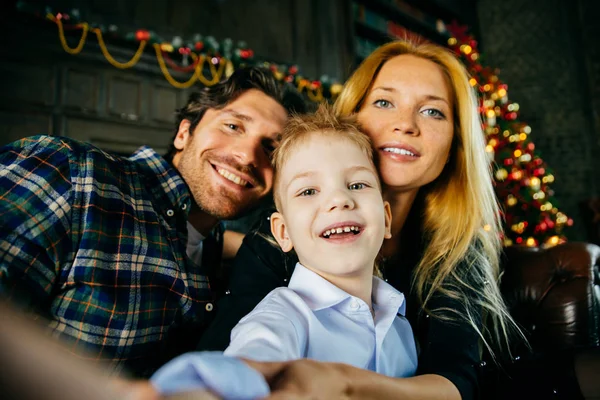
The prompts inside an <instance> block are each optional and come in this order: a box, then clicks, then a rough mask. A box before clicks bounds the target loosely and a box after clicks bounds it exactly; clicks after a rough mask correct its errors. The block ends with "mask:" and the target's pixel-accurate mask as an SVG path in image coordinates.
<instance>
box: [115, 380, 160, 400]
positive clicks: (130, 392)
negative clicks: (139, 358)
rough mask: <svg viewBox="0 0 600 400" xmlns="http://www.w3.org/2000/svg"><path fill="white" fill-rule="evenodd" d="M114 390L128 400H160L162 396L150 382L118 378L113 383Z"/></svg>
mask: <svg viewBox="0 0 600 400" xmlns="http://www.w3.org/2000/svg"><path fill="white" fill-rule="evenodd" d="M111 384H112V387H113V389H114V390H115V391H116V392H117V393H119V394H120V395H121V396H122V397H123V398H124V399H127V400H159V399H160V394H159V393H158V391H157V390H156V389H155V388H154V386H152V384H151V383H150V381H130V380H126V379H121V378H117V379H114V380H113V381H112V382H111Z"/></svg>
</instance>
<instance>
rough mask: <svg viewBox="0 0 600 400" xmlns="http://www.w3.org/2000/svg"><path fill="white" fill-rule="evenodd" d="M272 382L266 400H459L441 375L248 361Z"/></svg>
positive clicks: (305, 361)
mask: <svg viewBox="0 0 600 400" xmlns="http://www.w3.org/2000/svg"><path fill="white" fill-rule="evenodd" d="M250 364H251V366H252V367H253V368H254V369H257V370H259V371H260V372H261V373H262V374H263V375H264V376H265V378H266V379H267V381H268V382H269V384H270V385H271V391H272V394H271V396H270V397H268V399H269V400H281V399H308V398H310V399H347V400H350V399H361V400H364V399H384V400H385V399H390V400H392V399H393V400H397V399H411V400H420V399H423V400H425V399H427V400H438V399H439V400H460V399H461V396H460V393H459V392H458V389H457V388H456V387H455V386H454V385H453V384H452V382H450V381H449V380H448V379H446V378H444V377H442V376H440V375H433V374H428V375H420V376H415V377H412V378H391V377H387V376H384V375H381V374H377V373H375V372H372V371H367V370H363V369H359V368H355V367H352V366H349V365H345V364H336V363H321V362H317V361H313V360H308V359H302V360H297V361H291V362H285V363H256V362H252V363H250Z"/></svg>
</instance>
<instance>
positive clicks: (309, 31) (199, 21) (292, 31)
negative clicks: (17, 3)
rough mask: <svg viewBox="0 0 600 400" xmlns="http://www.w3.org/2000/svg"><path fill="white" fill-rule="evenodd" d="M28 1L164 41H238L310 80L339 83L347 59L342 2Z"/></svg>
mask: <svg viewBox="0 0 600 400" xmlns="http://www.w3.org/2000/svg"><path fill="white" fill-rule="evenodd" d="M31 1H32V0H29V2H31ZM33 1H34V2H37V3H39V4H42V5H50V6H52V7H53V9H54V10H56V11H59V10H63V11H69V10H71V9H73V8H77V9H78V10H79V11H80V14H81V15H82V17H84V18H85V19H86V20H87V21H90V22H98V23H104V24H106V25H107V26H108V24H115V25H117V26H118V27H120V28H122V29H126V28H130V30H132V29H136V28H145V29H151V30H154V31H156V32H158V33H159V34H160V36H161V37H163V38H165V39H171V38H172V37H173V36H175V35H177V36H183V37H190V36H192V35H193V34H195V33H199V34H201V35H204V36H208V35H212V36H214V37H215V38H216V39H217V40H219V41H221V40H223V39H225V38H231V39H233V40H234V41H235V42H237V41H239V40H243V41H245V42H246V43H248V45H249V46H250V47H251V48H252V49H253V50H254V51H255V53H256V54H257V56H258V57H260V58H263V59H268V60H272V61H275V62H279V63H286V64H290V63H296V64H298V65H299V66H301V68H302V69H301V72H302V73H303V74H304V75H306V76H307V77H309V78H315V79H317V78H319V77H320V76H321V75H323V74H327V75H329V76H330V77H334V78H338V79H340V80H342V79H344V78H346V76H345V74H347V72H348V71H347V67H346V65H347V64H349V60H351V58H350V56H351V54H350V52H351V48H350V47H349V46H350V43H351V41H350V39H349V37H348V33H349V32H350V28H351V26H350V25H349V24H350V17H349V13H350V7H349V2H348V1H347V0H327V1H320V0H252V1H248V0H125V1H124V0H87V1H81V0H33ZM333 49H335V51H332V50H333Z"/></svg>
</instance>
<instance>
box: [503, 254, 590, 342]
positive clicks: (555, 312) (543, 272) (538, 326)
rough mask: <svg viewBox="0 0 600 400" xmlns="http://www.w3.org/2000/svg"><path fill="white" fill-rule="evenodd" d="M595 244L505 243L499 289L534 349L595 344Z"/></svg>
mask: <svg viewBox="0 0 600 400" xmlns="http://www.w3.org/2000/svg"><path fill="white" fill-rule="evenodd" d="M599 260H600V247H599V246H597V245H594V244H588V243H565V244H561V245H558V246H555V247H552V248H549V249H540V248H527V247H509V248H506V249H505V252H504V259H503V268H504V273H503V276H502V281H501V291H502V294H503V297H504V299H505V301H506V303H507V305H508V308H509V311H510V313H511V315H512V316H513V317H514V318H515V320H516V321H517V322H518V323H519V324H520V325H521V327H522V328H523V329H524V330H525V333H526V335H527V337H528V339H529V341H530V344H531V347H532V349H533V351H534V353H540V352H546V351H557V350H567V349H575V348H582V347H594V346H599V345H600V338H599V336H600V329H599V327H600V286H599V285H600V273H599V272H598V271H599V270H598V262H599Z"/></svg>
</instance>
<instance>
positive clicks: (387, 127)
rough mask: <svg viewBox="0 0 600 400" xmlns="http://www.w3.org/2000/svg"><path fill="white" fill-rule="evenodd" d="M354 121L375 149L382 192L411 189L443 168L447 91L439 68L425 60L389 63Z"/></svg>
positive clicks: (448, 134) (448, 123) (447, 143)
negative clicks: (383, 185)
mask: <svg viewBox="0 0 600 400" xmlns="http://www.w3.org/2000/svg"><path fill="white" fill-rule="evenodd" d="M358 121H359V122H360V123H361V125H362V127H363V129H364V130H365V132H366V133H367V134H368V135H369V136H370V137H371V139H372V140H373V144H374V146H375V149H376V150H377V151H378V153H379V168H380V172H381V176H382V178H383V182H384V183H385V185H386V190H392V191H400V192H404V191H413V190H418V189H419V188H420V187H422V186H424V185H426V184H428V183H430V182H432V181H433V180H434V179H436V178H437V177H438V176H439V175H440V174H441V172H442V170H443V168H444V165H445V164H446V161H447V160H448V157H449V154H450V147H451V145H452V137H453V134H454V121H453V101H452V97H451V90H450V87H449V85H448V82H447V80H446V79H445V76H444V73H443V72H442V69H441V68H440V67H439V66H438V65H437V64H435V63H433V62H432V61H429V60H425V59H423V58H419V57H415V56H411V55H400V56H396V57H394V58H392V59H390V60H389V61H387V62H386V63H385V64H384V65H383V67H382V68H381V70H380V71H379V74H378V75H377V78H376V79H375V81H374V82H373V85H372V87H371V90H370V91H369V92H368V93H367V96H366V97H365V101H364V103H363V105H362V108H361V109H360V110H359V112H358Z"/></svg>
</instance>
